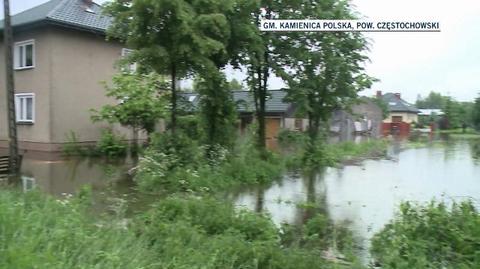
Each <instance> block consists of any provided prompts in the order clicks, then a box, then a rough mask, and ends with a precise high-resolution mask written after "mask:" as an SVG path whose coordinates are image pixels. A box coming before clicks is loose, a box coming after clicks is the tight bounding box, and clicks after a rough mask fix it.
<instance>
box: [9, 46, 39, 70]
mask: <svg viewBox="0 0 480 269" xmlns="http://www.w3.org/2000/svg"><path fill="white" fill-rule="evenodd" d="M27 45H32V65H31V66H26V63H27V57H26V46H27ZM19 49H21V50H23V56H24V57H23V59H20V55H19V54H18V51H19ZM13 63H14V69H15V70H23V69H31V68H35V40H34V39H30V40H25V41H21V42H15V43H14V45H13Z"/></svg>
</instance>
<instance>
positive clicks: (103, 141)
mask: <svg viewBox="0 0 480 269" xmlns="http://www.w3.org/2000/svg"><path fill="white" fill-rule="evenodd" d="M127 148H128V145H127V142H126V139H125V137H123V136H119V135H116V134H115V133H114V132H113V130H111V129H104V130H102V136H101V137H100V140H99V141H98V143H97V150H98V152H99V153H100V154H101V155H103V156H107V157H119V156H125V154H126V153H127Z"/></svg>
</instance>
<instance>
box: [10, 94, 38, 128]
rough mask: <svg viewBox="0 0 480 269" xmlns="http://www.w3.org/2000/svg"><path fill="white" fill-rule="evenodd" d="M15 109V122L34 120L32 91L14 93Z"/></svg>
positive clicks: (33, 96)
mask: <svg viewBox="0 0 480 269" xmlns="http://www.w3.org/2000/svg"><path fill="white" fill-rule="evenodd" d="M15 109H16V110H15V112H16V115H17V122H24V123H33V122H34V120H35V95H34V94H33V93H19V94H15Z"/></svg>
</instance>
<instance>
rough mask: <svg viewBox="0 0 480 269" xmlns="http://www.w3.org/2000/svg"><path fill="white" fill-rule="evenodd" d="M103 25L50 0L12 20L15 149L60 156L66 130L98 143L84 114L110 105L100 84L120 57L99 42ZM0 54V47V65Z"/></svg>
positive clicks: (84, 6)
mask: <svg viewBox="0 0 480 269" xmlns="http://www.w3.org/2000/svg"><path fill="white" fill-rule="evenodd" d="M110 21H111V19H110V18H109V17H106V16H103V15H102V14H101V7H100V6H99V5H97V4H95V3H93V2H91V1H89V0H52V1H49V2H47V3H45V4H42V5H40V6H37V7H34V8H32V9H29V10H26V11H24V12H22V13H19V14H16V15H14V16H12V26H13V33H14V37H13V38H14V66H15V67H14V69H15V71H14V76H15V103H16V117H17V119H16V120H17V128H18V129H17V130H18V140H19V148H20V149H21V150H24V151H25V150H27V151H28V150H31V151H46V152H52V151H61V149H62V146H63V145H64V144H65V143H66V142H68V141H69V138H68V136H69V135H70V134H71V133H72V132H73V133H75V135H76V137H77V139H78V142H81V143H92V142H95V141H97V140H98V139H99V137H100V133H101V129H102V127H107V125H104V124H93V123H92V122H91V112H90V109H99V108H100V107H101V106H103V105H105V104H109V103H114V102H115V101H114V100H112V99H110V98H108V97H106V96H105V89H104V86H103V85H102V83H101V82H102V81H106V82H108V81H109V80H110V79H111V78H112V76H113V75H114V74H115V73H117V72H118V69H117V68H116V67H115V66H116V63H117V61H118V60H119V59H121V57H122V53H123V54H124V53H125V50H124V48H123V46H122V44H120V43H118V42H114V41H112V42H107V41H105V31H106V29H107V27H108V25H109V24H110ZM2 27H3V23H2ZM0 30H1V29H0ZM4 49H5V47H4V44H3V41H0V51H2V53H0V63H3V62H4V61H5V59H4V53H3V51H4ZM4 68H5V67H4V65H3V64H2V65H0V81H1V83H0V100H2V102H0V148H1V147H8V143H7V141H8V129H7V127H8V123H7V107H6V102H4V101H3V100H6V90H5V69H4ZM114 128H115V129H116V131H119V132H120V133H123V134H126V135H128V134H129V133H130V132H127V130H125V129H124V128H121V127H119V126H116V127H114Z"/></svg>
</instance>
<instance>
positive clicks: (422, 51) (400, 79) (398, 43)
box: [0, 0, 480, 102]
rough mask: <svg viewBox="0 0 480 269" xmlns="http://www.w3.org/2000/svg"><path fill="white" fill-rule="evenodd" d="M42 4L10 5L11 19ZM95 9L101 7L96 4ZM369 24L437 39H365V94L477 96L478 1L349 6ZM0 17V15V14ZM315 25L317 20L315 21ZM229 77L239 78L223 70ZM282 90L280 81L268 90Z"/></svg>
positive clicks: (18, 0) (361, 0)
mask: <svg viewBox="0 0 480 269" xmlns="http://www.w3.org/2000/svg"><path fill="white" fill-rule="evenodd" d="M44 2H47V1H45V0H10V3H11V4H10V5H11V11H12V13H13V14H15V13H18V12H20V11H23V10H25V9H28V8H31V7H33V6H36V5H38V4H41V3H44ZM95 2H97V3H103V2H105V1H102V0H98V1H95ZM352 3H353V4H354V5H355V7H356V10H357V11H358V12H360V13H361V14H362V15H363V16H365V18H368V19H371V20H421V21H424V20H432V21H439V22H440V26H441V29H442V31H441V32H440V33H368V34H366V35H367V37H368V38H370V39H371V43H372V44H371V49H370V52H369V56H370V59H371V62H370V63H368V64H367V70H368V73H369V74H370V75H371V76H374V77H376V78H378V79H380V82H378V83H375V84H374V85H373V87H372V89H370V90H366V91H364V92H363V94H365V95H372V94H374V92H375V91H377V90H381V91H383V92H400V93H402V97H404V98H405V99H406V100H407V101H410V102H414V101H415V100H416V98H417V96H418V95H419V94H420V95H421V96H426V95H427V94H428V93H429V92H430V91H431V90H434V91H439V92H441V93H443V94H445V95H451V96H453V97H455V98H456V99H457V100H461V101H470V100H473V99H474V98H476V97H477V96H478V93H480V1H478V0H457V1H446V0H441V1H438V0H421V1H419V0H396V1H393V0H353V1H352ZM0 10H1V13H0V14H2V15H3V9H1V8H0ZM319 19H321V18H319ZM227 73H228V75H229V77H237V78H239V79H242V78H244V75H243V74H242V73H241V72H234V71H232V70H227ZM282 86H284V85H283V83H282V82H281V80H280V79H275V78H274V79H272V80H271V81H270V87H271V88H280V87H282Z"/></svg>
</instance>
